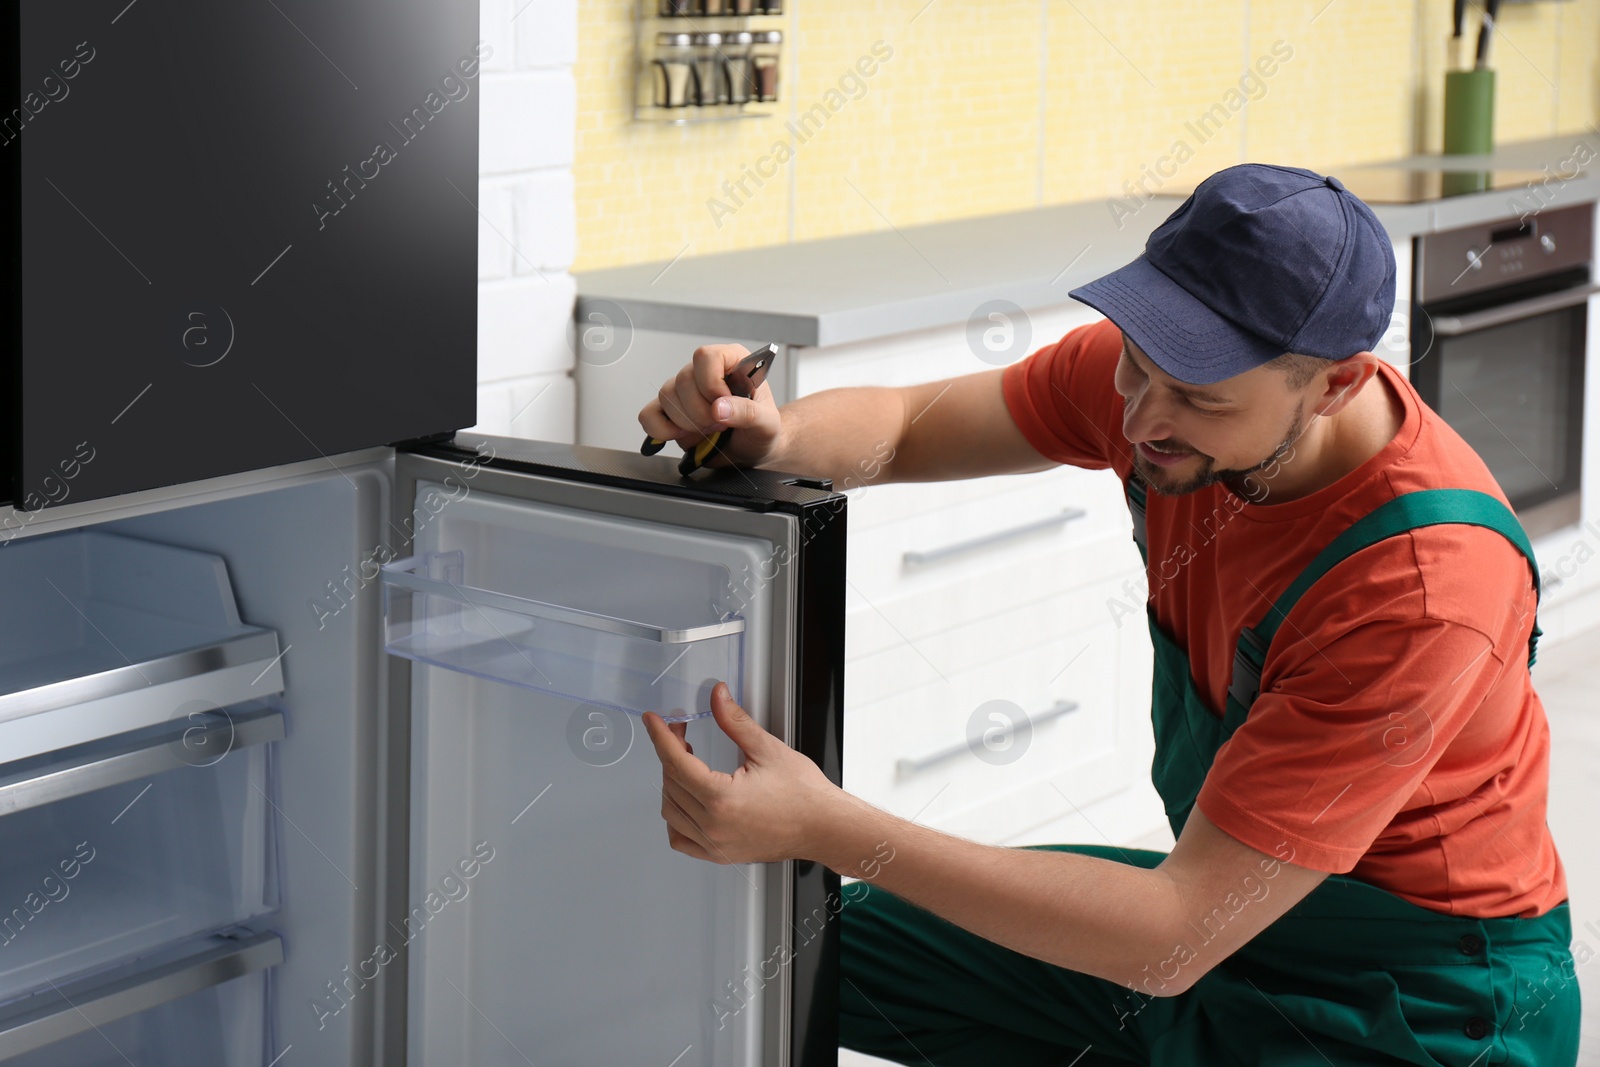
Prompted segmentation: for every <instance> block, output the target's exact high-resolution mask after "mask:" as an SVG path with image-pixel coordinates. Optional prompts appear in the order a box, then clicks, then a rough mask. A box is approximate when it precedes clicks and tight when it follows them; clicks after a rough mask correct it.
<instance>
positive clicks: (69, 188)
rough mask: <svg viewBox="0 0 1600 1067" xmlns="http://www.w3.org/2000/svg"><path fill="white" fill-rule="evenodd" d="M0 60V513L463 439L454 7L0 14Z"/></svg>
mask: <svg viewBox="0 0 1600 1067" xmlns="http://www.w3.org/2000/svg"><path fill="white" fill-rule="evenodd" d="M0 42H4V45H3V46H0V71H4V72H5V73H6V74H7V75H8V76H9V85H10V86H11V92H12V93H14V94H15V98H16V99H17V100H19V101H20V102H21V105H22V106H21V107H19V108H17V110H8V111H7V113H6V120H5V122H4V123H0V147H3V148H4V153H3V154H0V213H4V219H5V221H4V222H3V223H0V247H3V250H4V254H3V262H4V264H5V266H4V267H3V268H0V270H3V271H5V272H6V274H5V276H6V277H7V278H8V279H9V281H8V283H7V285H6V288H5V291H6V292H7V294H8V295H7V296H6V297H5V298H4V299H5V300H6V303H7V307H6V310H5V313H4V318H5V321H6V323H7V326H8V329H9V330H10V331H11V333H10V335H9V337H8V340H7V343H6V345H5V347H4V349H0V378H3V380H4V381H5V383H6V386H5V388H4V390H3V391H0V412H3V413H4V414H3V417H4V419H5V421H6V425H7V433H6V434H4V435H0V499H6V500H11V501H14V502H15V503H16V506H17V507H18V509H19V510H25V511H28V512H37V511H40V510H42V509H46V508H55V507H59V506H62V505H64V504H73V503H77V502H81V501H90V500H100V499H105V498H109V497H115V496H118V495H121V494H126V493H131V492H134V491H138V490H146V489H150V488H153V487H157V486H171V485H177V484H180V483H185V482H191V481H194V480H197V479H203V478H212V477H216V476H221V475H227V474H230V473H233V472H238V471H250V470H259V469H262V468H267V467H272V466H275V465H280V464H287V463H292V462H296V461H300V460H307V459H318V458H322V457H326V456H333V455H339V454H341V453H344V452H348V451H351V450H354V449H359V448H365V447H369V446H373V445H386V444H389V443H391V442H394V441H401V440H409V439H412V438H420V437H424V436H428V435H443V434H447V433H449V432H451V431H453V430H456V429H458V428H460V427H462V426H469V425H471V424H472V422H473V421H474V416H473V404H474V396H475V387H476V386H475V362H476V354H475V346H474V337H475V327H476V315H477V299H478V297H477V282H476V279H475V275H476V270H475V263H476V257H477V236H476V235H477V232H478V219H477V215H476V213H475V211H474V207H475V204H476V199H477V188H478V166H477V163H478V88H479V85H480V82H481V79H480V77H479V67H480V65H481V64H482V62H483V61H485V60H487V59H489V58H490V56H491V51H492V49H491V48H490V46H489V45H488V43H487V42H482V41H480V39H479V34H478V3H477V2H476V0H340V2H339V3H319V2H316V0H274V2H269V3H262V4H219V3H211V2H208V0H164V2H162V3H155V4H145V3H135V4H130V3H128V0H82V2H77V3H70V4H48V3H47V4H37V3H25V4H8V5H7V6H6V8H5V11H4V12H0ZM496 43H498V41H497V42H496ZM14 106H15V105H13V104H12V103H9V102H8V103H7V105H6V107H7V108H8V109H11V108H12V107H14ZM134 161H137V162H134ZM419 380H426V381H427V382H428V383H429V385H428V387H427V388H426V389H418V388H416V384H415V383H416V382H417V381H419Z"/></svg>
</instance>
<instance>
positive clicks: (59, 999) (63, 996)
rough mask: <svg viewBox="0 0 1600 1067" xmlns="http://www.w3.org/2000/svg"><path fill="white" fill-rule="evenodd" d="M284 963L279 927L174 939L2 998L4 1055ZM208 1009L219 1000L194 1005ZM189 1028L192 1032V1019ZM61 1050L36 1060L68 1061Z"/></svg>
mask: <svg viewBox="0 0 1600 1067" xmlns="http://www.w3.org/2000/svg"><path fill="white" fill-rule="evenodd" d="M282 962H283V941H282V940H281V939H280V938H279V937H278V935H277V934H274V933H271V932H255V931H249V930H241V931H239V932H237V933H236V934H213V935H210V936H206V937H200V938H194V939H191V940H188V941H184V942H182V943H180V944H174V945H169V946H167V947H165V948H163V949H161V950H159V951H157V952H153V953H151V954H150V955H147V956H144V957H142V958H140V959H136V960H130V961H128V962H127V963H124V964H122V965H120V966H117V967H112V968H109V969H106V970H103V971H99V972H97V973H94V974H89V975H85V976H83V977H81V978H78V979H76V980H73V981H69V982H61V983H59V984H57V985H56V986H55V987H54V988H46V989H43V990H41V991H39V992H36V993H34V994H32V995H31V996H27V997H21V998H18V999H16V1000H13V1001H11V1002H9V1003H7V1004H4V1005H0V1059H8V1060H9V1059H10V1057H13V1056H20V1055H22V1054H23V1053H27V1052H32V1051H33V1050H35V1049H42V1048H44V1047H45V1046H47V1045H52V1044H54V1043H55V1042H58V1041H66V1040H69V1039H70V1038H72V1037H74V1036H75V1035H78V1034H85V1033H96V1034H100V1035H103V1032H104V1030H105V1028H106V1027H107V1026H108V1025H109V1024H113V1023H115V1022H116V1021H117V1020H119V1019H125V1018H128V1017H129V1016H133V1015H135V1014H137V1013H139V1012H146V1011H150V1010H151V1009H154V1008H159V1007H160V1006H162V1005H166V1004H169V1003H171V1002H174V1001H178V1000H179V999H180V998H185V997H189V996H190V995H191V994H194V993H198V992H200V991H202V990H207V989H211V988H213V987H216V986H220V985H221V984H222V983H224V982H228V981H231V980H232V979H235V978H239V977H241V976H243V975H248V974H254V973H256V972H259V971H262V970H264V969H265V968H268V967H273V966H276V965H277V964H280V963H282ZM206 1008H209V1009H210V1012H211V1013H212V1014H215V1012H216V1008H215V1006H214V1005H203V1004H194V1005H193V1006H192V1007H191V1012H193V1011H201V1012H204V1011H205V1009H206ZM249 1014H252V1015H255V1016H256V1018H255V1020H254V1026H255V1027H256V1028H257V1029H259V1027H260V1025H261V1024H260V1019H259V1011H257V1012H252V1013H249ZM241 1022H243V1020H241ZM144 1029H145V1030H146V1031H148V1030H149V1028H148V1027H146V1028H144ZM171 1029H173V1031H174V1032H173V1033H172V1034H171V1035H170V1036H169V1037H168V1040H182V1039H183V1036H184V1035H183V1034H181V1033H178V1032H177V1028H175V1027H173V1028H171ZM188 1029H189V1032H190V1033H191V1034H192V1033H193V1032H194V1029H195V1027H194V1025H193V1021H192V1020H191V1021H190V1024H189V1027H188ZM119 1036H120V1035H119ZM105 1040H106V1038H105V1037H104V1036H97V1037H96V1038H95V1041H96V1042H97V1043H98V1044H99V1045H100V1046H102V1047H103V1045H104V1041H105ZM125 1050H126V1051H129V1052H133V1053H135V1054H137V1053H139V1052H147V1051H149V1050H148V1049H140V1048H138V1047H133V1048H127V1049H125ZM97 1051H98V1049H97ZM61 1053H62V1050H61V1049H59V1048H57V1049H51V1050H49V1058H48V1059H46V1058H40V1059H39V1060H38V1061H37V1062H39V1063H46V1062H49V1063H61V1062H66V1061H64V1060H62V1059H60V1058H59V1056H60V1054H61ZM24 1062H33V1060H32V1059H31V1058H30V1060H28V1061H24ZM167 1062H171V1061H167Z"/></svg>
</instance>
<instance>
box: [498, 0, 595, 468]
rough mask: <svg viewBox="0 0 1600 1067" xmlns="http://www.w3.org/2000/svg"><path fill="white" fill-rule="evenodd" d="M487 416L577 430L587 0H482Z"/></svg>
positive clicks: (510, 426)
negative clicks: (579, 140)
mask: <svg viewBox="0 0 1600 1067" xmlns="http://www.w3.org/2000/svg"><path fill="white" fill-rule="evenodd" d="M479 17H480V25H481V30H480V32H481V33H482V36H483V40H484V41H485V42H486V43H487V44H488V45H489V47H490V48H491V49H493V51H492V53H491V54H490V55H489V56H487V57H486V58H485V59H484V60H483V65H482V71H483V72H482V74H481V76H480V79H481V80H480V85H479V88H480V91H481V92H482V93H483V97H482V99H481V100H480V101H479V104H480V117H481V123H482V127H481V133H480V137H479V152H478V173H479V183H478V212H479V218H478V423H477V425H476V426H475V427H473V428H474V429H475V430H478V431H480V432H482V433H493V434H505V435H509V436H514V437H537V438H542V439H544V440H549V441H571V440H573V439H574V425H575V414H576V396H575V392H574V388H573V381H572V367H573V362H574V360H573V353H572V346H571V340H570V338H571V327H572V304H573V297H574V293H575V291H576V286H575V284H574V282H573V280H572V276H571V274H569V273H568V268H570V267H571V265H572V260H573V255H574V248H575V245H576V240H577V236H576V234H577V210H576V208H575V206H574V201H573V183H572V154H573V139H574V134H575V131H576V123H577V93H576V89H575V87H574V83H573V79H572V64H573V63H574V62H575V61H576V59H577V53H578V31H577V25H578V0H480V8H479Z"/></svg>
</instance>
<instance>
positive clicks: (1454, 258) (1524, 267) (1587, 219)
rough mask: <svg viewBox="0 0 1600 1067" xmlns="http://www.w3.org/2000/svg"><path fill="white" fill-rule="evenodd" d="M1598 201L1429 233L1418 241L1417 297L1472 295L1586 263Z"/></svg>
mask: <svg viewBox="0 0 1600 1067" xmlns="http://www.w3.org/2000/svg"><path fill="white" fill-rule="evenodd" d="M1593 233H1594V205H1593V204H1577V205H1574V206H1572V207H1564V208H1558V209H1556V210H1553V211H1542V212H1536V213H1529V214H1527V215H1524V216H1521V217H1518V218H1510V219H1500V220H1496V221H1494V222H1485V223H1480V224H1478V225H1475V226H1463V227H1461V228H1460V229H1457V230H1444V231H1441V232H1439V233H1430V234H1427V235H1426V236H1424V237H1421V238H1418V240H1417V256H1416V272H1417V275H1416V294H1415V299H1416V300H1418V301H1420V302H1421V303H1424V304H1429V303H1433V302H1435V301H1439V300H1450V299H1453V298H1455V297H1458V296H1470V295H1472V294H1474V293H1479V292H1482V291H1484V290H1486V289H1495V288H1499V287H1500V286H1504V285H1509V284H1512V283H1515V282H1518V281H1522V280H1524V279H1532V278H1540V277H1544V276H1546V275H1550V274H1560V273H1562V272H1563V271H1569V270H1572V269H1573V268H1576V267H1583V266H1585V265H1587V264H1588V262H1589V259H1590V250H1591V249H1592V248H1593V241H1594V238H1593Z"/></svg>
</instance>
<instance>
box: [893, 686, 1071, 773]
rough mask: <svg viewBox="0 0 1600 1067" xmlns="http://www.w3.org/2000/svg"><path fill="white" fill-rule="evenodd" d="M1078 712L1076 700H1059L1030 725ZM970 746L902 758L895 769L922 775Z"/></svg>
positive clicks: (960, 744) (1032, 720) (966, 750)
mask: <svg viewBox="0 0 1600 1067" xmlns="http://www.w3.org/2000/svg"><path fill="white" fill-rule="evenodd" d="M1077 710H1078V702H1077V701H1076V700H1058V701H1056V702H1055V703H1054V704H1052V705H1050V706H1049V707H1048V708H1045V709H1044V710H1043V711H1041V712H1040V713H1039V714H1037V715H1034V716H1031V717H1030V718H1029V719H1028V725H1029V726H1030V727H1032V726H1043V725H1044V724H1045V723H1047V722H1050V721H1052V720H1054V719H1059V718H1061V716H1063V715H1065V714H1066V713H1067V712H1069V711H1077ZM970 744H971V743H970V742H968V741H958V742H957V743H955V744H953V745H948V746H946V747H945V748H940V749H935V750H934V751H932V752H926V753H923V754H922V755H920V756H902V757H900V758H899V759H897V760H895V761H894V769H895V771H896V772H897V773H899V774H920V773H922V772H923V771H925V770H927V769H928V768H929V767H934V766H937V765H938V764H940V763H943V762H944V761H945V760H947V759H951V758H953V757H955V756H959V755H961V753H963V752H969V751H971V748H970Z"/></svg>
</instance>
